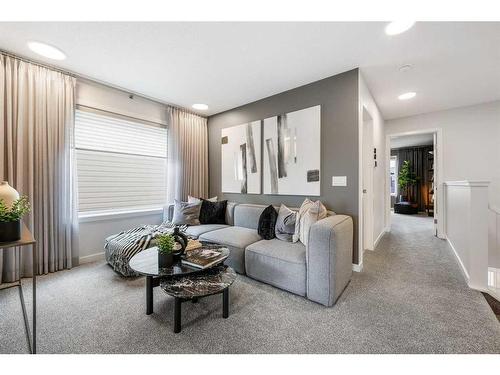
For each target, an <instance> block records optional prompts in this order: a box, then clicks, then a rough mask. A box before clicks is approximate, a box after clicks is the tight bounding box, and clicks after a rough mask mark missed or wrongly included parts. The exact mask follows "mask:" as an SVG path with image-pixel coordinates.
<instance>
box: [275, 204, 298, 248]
mask: <svg viewBox="0 0 500 375" xmlns="http://www.w3.org/2000/svg"><path fill="white" fill-rule="evenodd" d="M296 218H297V212H295V211H292V210H291V209H289V208H288V207H287V206H285V205H284V204H282V205H281V206H280V210H279V212H278V218H277V219H276V226H275V228H274V230H275V235H276V238H278V239H279V240H281V241H288V242H292V236H293V234H294V233H295V220H296Z"/></svg>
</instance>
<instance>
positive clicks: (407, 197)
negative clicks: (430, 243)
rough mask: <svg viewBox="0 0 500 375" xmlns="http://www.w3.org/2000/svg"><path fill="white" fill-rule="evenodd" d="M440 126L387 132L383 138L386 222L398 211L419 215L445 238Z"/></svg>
mask: <svg viewBox="0 0 500 375" xmlns="http://www.w3.org/2000/svg"><path fill="white" fill-rule="evenodd" d="M440 144H441V133H440V130H439V129H433V130H422V131H415V132H406V133H398V134H390V135H388V136H387V139H386V150H387V155H386V161H387V164H386V165H387V166H388V168H387V175H388V180H389V183H388V189H386V190H387V191H386V197H387V199H386V205H387V209H386V222H387V224H388V225H387V226H388V228H390V227H391V222H392V220H397V219H398V218H402V217H403V216H401V215H413V216H414V217H415V218H417V217H421V218H422V219H426V220H427V221H428V222H429V226H431V227H432V233H433V234H434V235H435V236H437V237H440V238H444V230H443V228H444V223H443V212H442V211H443V210H441V209H440V203H441V202H442V199H441V197H442V187H441V181H442V179H441V171H442V160H441V159H442V158H441V152H440V150H441V147H440Z"/></svg>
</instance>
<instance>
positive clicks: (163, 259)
mask: <svg viewBox="0 0 500 375" xmlns="http://www.w3.org/2000/svg"><path fill="white" fill-rule="evenodd" d="M156 240H157V242H158V267H159V268H166V267H171V266H172V264H173V263H174V254H173V253H174V246H175V239H174V237H173V236H172V235H171V234H163V235H161V236H158V238H157V239H156Z"/></svg>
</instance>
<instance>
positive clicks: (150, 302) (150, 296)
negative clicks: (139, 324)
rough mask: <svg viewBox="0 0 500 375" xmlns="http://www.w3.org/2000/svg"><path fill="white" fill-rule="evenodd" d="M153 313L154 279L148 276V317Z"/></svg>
mask: <svg viewBox="0 0 500 375" xmlns="http://www.w3.org/2000/svg"><path fill="white" fill-rule="evenodd" d="M152 313H153V277H152V276H146V315H151V314H152Z"/></svg>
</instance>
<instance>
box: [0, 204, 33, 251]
mask: <svg viewBox="0 0 500 375" xmlns="http://www.w3.org/2000/svg"><path fill="white" fill-rule="evenodd" d="M28 212H30V203H29V201H28V197H26V196H22V197H20V198H18V199H16V200H15V201H14V202H13V203H12V205H11V206H10V207H9V206H7V204H6V203H5V200H4V199H2V198H0V242H12V241H17V240H19V239H20V238H21V218H22V217H23V216H24V215H26V214H27V213H28Z"/></svg>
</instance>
